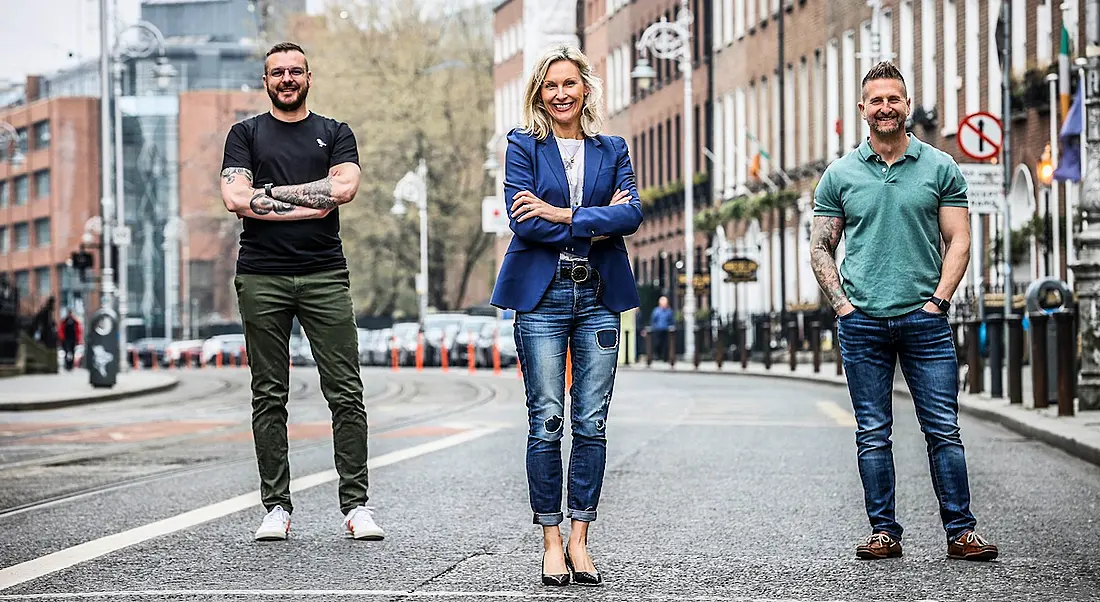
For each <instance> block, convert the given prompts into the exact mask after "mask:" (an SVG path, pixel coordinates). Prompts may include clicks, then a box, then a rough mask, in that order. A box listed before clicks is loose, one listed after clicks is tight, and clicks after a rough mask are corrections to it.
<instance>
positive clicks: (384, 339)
mask: <svg viewBox="0 0 1100 602" xmlns="http://www.w3.org/2000/svg"><path fill="white" fill-rule="evenodd" d="M392 339H393V329H392V328H383V329H382V330H379V331H378V334H377V335H375V337H374V339H372V340H371V344H370V347H369V349H368V350H367V351H368V354H367V358H368V360H369V362H370V365H372V366H385V365H386V364H387V363H389V361H390V341H391V340H392Z"/></svg>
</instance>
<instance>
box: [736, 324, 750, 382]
mask: <svg viewBox="0 0 1100 602" xmlns="http://www.w3.org/2000/svg"><path fill="white" fill-rule="evenodd" d="M746 330H748V326H746V325H745V323H744V322H742V321H741V320H738V321H737V351H738V352H739V353H740V354H741V369H742V370H745V369H747V368H748V367H749V350H748V349H747V348H746V347H745V343H746V342H747V341H748V337H746V336H745V331H746Z"/></svg>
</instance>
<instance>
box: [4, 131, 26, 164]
mask: <svg viewBox="0 0 1100 602" xmlns="http://www.w3.org/2000/svg"><path fill="white" fill-rule="evenodd" d="M8 145H11V149H10V150H11V155H9V156H8V161H10V162H11V164H12V165H13V166H14V165H22V164H23V153H22V152H20V150H19V132H18V131H16V129H15V127H13V126H12V124H10V123H8V122H6V121H0V148H6V147H7V146H8Z"/></svg>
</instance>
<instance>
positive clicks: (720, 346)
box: [714, 322, 726, 370]
mask: <svg viewBox="0 0 1100 602" xmlns="http://www.w3.org/2000/svg"><path fill="white" fill-rule="evenodd" d="M725 359H726V329H725V328H724V327H722V326H721V322H719V326H718V340H717V342H716V343H715V345H714V363H715V364H718V369H719V370H721V369H722V363H723V361H724V360H725Z"/></svg>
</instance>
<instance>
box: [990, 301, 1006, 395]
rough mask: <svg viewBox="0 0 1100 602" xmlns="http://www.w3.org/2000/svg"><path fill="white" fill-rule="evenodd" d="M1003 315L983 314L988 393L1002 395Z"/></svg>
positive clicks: (1003, 393)
mask: <svg viewBox="0 0 1100 602" xmlns="http://www.w3.org/2000/svg"><path fill="white" fill-rule="evenodd" d="M1003 327H1004V316H1003V315H1001V314H996V313H993V314H990V313H987V314H986V315H985V341H986V344H987V345H989V395H990V396H992V397H1004V396H1005V392H1004V373H1003V371H1002V368H1004V342H1003V341H1004V330H1003Z"/></svg>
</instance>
